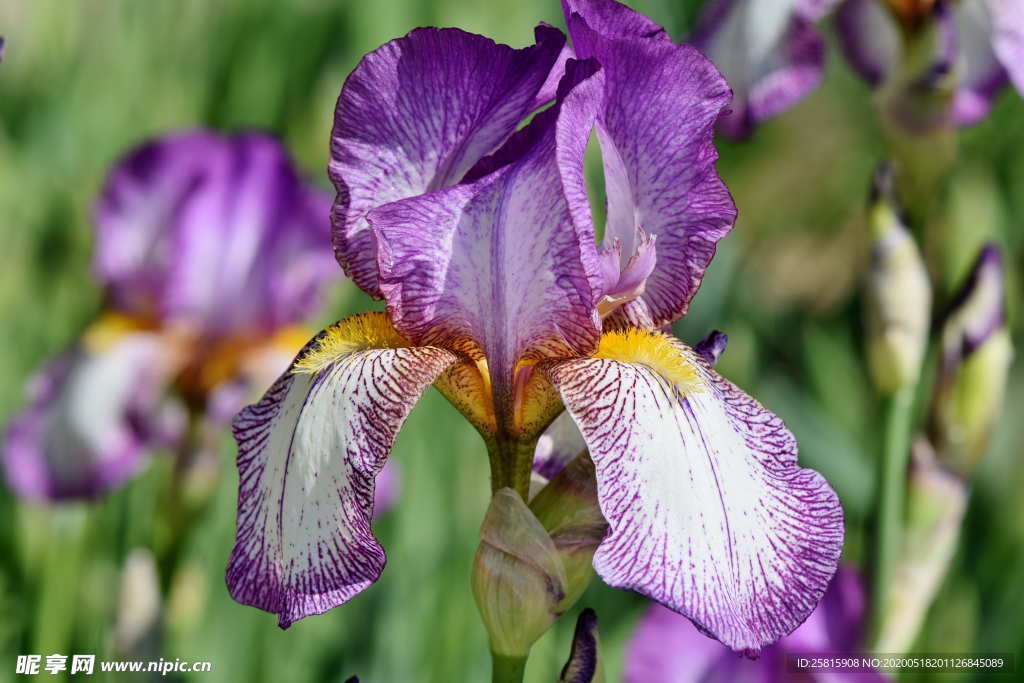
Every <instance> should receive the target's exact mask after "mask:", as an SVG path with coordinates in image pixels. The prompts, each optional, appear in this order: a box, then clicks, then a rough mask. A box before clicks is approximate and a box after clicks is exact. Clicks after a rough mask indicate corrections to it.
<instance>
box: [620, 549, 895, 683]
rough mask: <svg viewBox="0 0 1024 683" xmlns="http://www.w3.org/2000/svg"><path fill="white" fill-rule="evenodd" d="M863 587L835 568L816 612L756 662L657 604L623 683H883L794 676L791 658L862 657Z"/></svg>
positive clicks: (642, 626) (639, 634)
mask: <svg viewBox="0 0 1024 683" xmlns="http://www.w3.org/2000/svg"><path fill="white" fill-rule="evenodd" d="M864 597H865V596H864V588H863V586H862V584H861V581H860V577H859V576H858V575H857V573H856V571H854V570H853V569H848V568H840V570H839V571H838V572H837V573H836V575H835V578H834V579H833V580H832V583H831V584H830V585H829V588H828V591H827V592H826V593H825V597H824V598H823V599H822V601H821V603H820V604H819V605H818V608H817V609H816V610H815V611H814V612H813V613H812V614H811V616H810V617H808V619H807V621H805V622H804V623H803V624H802V625H801V626H800V628H798V629H797V630H796V631H794V632H793V633H791V634H789V635H788V636H786V637H785V638H782V639H781V640H779V641H778V642H777V643H775V644H774V645H771V646H769V647H766V648H765V649H764V650H762V652H761V656H760V658H758V659H757V660H756V661H751V660H749V659H744V658H741V657H737V656H736V655H735V654H734V653H733V652H730V651H729V650H728V649H727V648H724V647H722V646H721V645H719V644H718V643H715V642H714V641H712V640H708V639H707V638H706V637H704V636H703V635H702V634H701V633H700V632H699V631H698V630H697V629H696V628H694V627H693V625H692V624H690V623H689V622H687V621H686V619H683V618H682V617H680V616H679V615H678V614H675V613H673V612H671V611H669V610H667V609H665V608H664V607H662V606H661V605H657V604H655V605H651V607H650V608H649V609H648V610H647V613H646V614H645V615H644V616H643V617H642V618H641V620H640V623H639V624H638V625H637V628H636V631H635V632H634V633H633V637H632V639H631V640H630V643H629V645H628V647H627V650H626V656H625V660H626V662H625V671H624V674H623V680H625V681H626V683H695V682H696V681H700V682H701V683H771V682H772V681H789V680H795V679H799V680H809V681H823V682H825V681H835V682H836V683H838V682H839V681H864V682H870V681H885V680H888V679H887V678H886V677H885V676H883V675H882V674H879V673H877V672H874V671H860V672H857V673H848V674H841V673H815V674H804V673H801V674H797V673H794V672H793V671H792V670H791V669H790V668H789V667H790V665H791V662H790V661H788V660H787V658H790V657H796V656H815V655H824V654H828V655H831V656H844V655H846V656H851V657H852V656H854V655H860V654H863V651H862V650H861V649H860V647H861V637H862V635H863V626H864V621H865V609H864V607H865V600H864Z"/></svg>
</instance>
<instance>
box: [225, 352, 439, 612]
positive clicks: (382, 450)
mask: <svg viewBox="0 0 1024 683" xmlns="http://www.w3.org/2000/svg"><path fill="white" fill-rule="evenodd" d="M454 360H455V357H454V355H452V354H451V353H449V352H447V351H443V350H441V349H437V348H431V347H425V348H399V349H374V350H367V351H358V352H355V353H353V354H351V355H348V356H345V357H342V358H341V359H340V360H338V361H336V362H335V363H333V364H331V365H330V366H328V367H327V368H325V369H324V370H322V371H321V372H320V373H318V374H304V373H303V374H293V373H290V372H289V373H286V374H285V375H283V376H282V377H281V379H279V380H278V381H277V383H276V384H274V386H273V387H271V388H270V390H269V391H268V392H267V393H266V395H265V396H264V397H263V399H262V400H261V401H260V402H259V403H257V404H255V405H252V406H249V407H248V408H246V409H245V410H244V411H242V413H240V414H239V416H238V417H237V418H236V419H235V423H234V433H235V439H236V440H237V441H238V444H239V453H238V469H239V475H240V487H239V496H238V528H237V536H236V541H235V547H234V550H233V551H232V553H231V559H230V561H229V563H228V569H227V582H228V588H229V590H230V591H231V595H232V597H234V598H235V600H237V601H239V602H241V603H243V604H247V605H253V606H255V607H259V608H261V609H264V610H267V611H269V612H274V613H276V614H277V615H278V622H279V624H280V625H281V626H282V627H287V626H289V625H290V624H291V623H292V622H293V621H295V620H297V619H301V618H303V617H305V616H309V615H311V614H320V613H322V612H325V611H327V610H328V609H330V608H332V607H335V606H337V605H340V604H342V603H344V602H347V601H348V600H350V599H351V598H352V597H354V596H355V595H356V594H358V593H360V592H361V591H363V590H365V589H366V588H367V587H369V586H370V585H371V584H373V582H374V581H376V580H377V577H378V576H380V572H381V570H382V569H383V568H384V562H385V557H384V551H383V549H382V548H381V546H380V544H379V543H378V542H377V540H376V539H375V538H374V537H373V534H372V533H371V531H370V521H371V519H372V515H373V505H374V478H375V477H376V476H377V474H378V473H379V472H380V471H381V469H382V468H383V467H384V464H385V460H386V458H387V455H388V452H389V451H390V449H391V445H392V443H393V442H394V439H395V436H396V434H397V433H398V430H399V428H400V427H401V425H402V423H403V422H404V421H405V418H406V416H407V415H408V414H409V411H410V410H411V409H412V407H413V405H414V404H415V403H416V401H418V400H419V397H420V396H421V395H422V393H423V391H424V390H425V389H426V388H427V386H429V385H430V384H431V383H432V382H433V381H434V379H436V377H437V375H438V374H440V373H441V372H442V371H443V370H444V369H445V368H446V367H448V366H449V365H450V364H451V363H452V362H454Z"/></svg>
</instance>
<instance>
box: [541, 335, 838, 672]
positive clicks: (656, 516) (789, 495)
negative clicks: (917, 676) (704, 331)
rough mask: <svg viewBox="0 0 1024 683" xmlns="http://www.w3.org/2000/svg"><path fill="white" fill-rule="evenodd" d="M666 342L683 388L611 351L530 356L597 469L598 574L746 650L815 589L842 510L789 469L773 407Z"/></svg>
mask: <svg viewBox="0 0 1024 683" xmlns="http://www.w3.org/2000/svg"><path fill="white" fill-rule="evenodd" d="M678 348H679V353H680V354H683V355H684V357H685V360H686V361H687V362H688V363H691V364H692V367H693V368H694V370H695V373H696V374H695V375H694V380H693V382H691V383H690V384H689V385H688V386H680V385H678V384H675V383H673V382H672V381H670V380H668V379H666V378H665V377H663V376H661V375H660V374H658V372H655V371H654V370H653V369H652V368H651V367H649V366H648V365H644V364H640V363H625V362H620V361H616V360H610V359H601V358H593V359H581V360H568V361H552V362H550V363H545V364H543V366H542V367H543V368H544V371H545V372H546V374H547V375H548V377H549V378H550V379H551V381H552V382H553V383H554V384H555V386H556V387H557V388H558V389H559V391H560V393H561V395H562V399H563V401H564V402H565V404H566V407H567V409H568V411H569V412H570V413H571V414H572V416H573V418H574V419H575V420H576V422H577V424H579V426H580V429H581V431H582V433H583V437H584V439H585V440H586V442H587V444H588V446H589V449H590V454H591V458H592V459H593V461H594V465H595V467H596V471H597V482H598V496H599V500H600V504H601V510H602V512H603V513H604V516H605V518H606V519H607V520H608V523H609V525H610V530H609V533H608V536H607V537H606V538H605V540H604V541H603V542H602V544H601V546H600V547H599V548H598V550H597V553H596V554H595V556H594V568H595V569H596V570H597V572H598V574H599V575H600V576H601V577H602V578H603V579H604V580H605V581H606V582H608V583H609V584H610V585H612V586H616V587H621V588H630V589H634V590H637V591H639V592H641V593H643V594H645V595H647V596H649V597H651V598H653V599H655V600H658V601H659V602H661V603H663V604H665V605H667V606H669V607H671V608H672V609H674V610H677V611H679V612H681V613H683V614H685V615H686V616H688V617H689V618H690V619H691V620H693V621H694V623H696V624H698V625H699V626H700V627H701V628H702V629H704V630H706V631H707V632H708V633H710V634H712V635H713V636H714V637H716V638H718V639H719V640H721V641H722V642H723V643H725V644H727V645H729V646H730V647H732V648H733V649H735V650H740V651H749V652H756V651H758V650H759V649H760V648H761V647H762V646H764V645H766V644H768V643H771V642H773V641H775V640H777V639H778V638H780V637H781V636H783V635H785V634H787V633H789V632H791V631H792V630H793V629H794V628H796V627H797V626H798V625H799V624H800V623H801V622H802V621H803V620H804V619H805V618H806V617H807V615H809V614H810V613H811V611H812V610H813V609H814V606H815V605H816V604H817V603H818V600H820V599H821V596H822V595H823V594H824V592H825V588H826V586H827V585H828V582H829V579H830V578H831V577H832V574H833V572H834V571H835V569H836V565H837V563H838V560H839V551H840V549H841V547H842V539H843V515H842V509H841V507H840V505H839V501H838V500H837V498H836V496H835V493H833V491H832V489H831V488H829V486H828V484H827V483H826V482H825V480H824V478H822V477H821V476H820V475H819V474H818V473H816V472H813V471H811V470H804V469H800V468H799V467H797V465H796V442H795V441H794V439H793V436H792V435H791V434H790V433H789V431H788V430H787V429H786V427H785V425H783V424H782V421H781V420H780V419H779V418H778V417H776V416H775V415H773V414H771V413H770V412H768V411H767V410H765V409H764V408H763V407H761V405H760V404H758V403H757V402H756V401H755V400H754V399H752V398H750V397H749V396H747V395H746V394H744V393H743V392H741V391H740V390H739V389H738V388H736V387H735V386H734V385H733V384H731V383H730V382H728V381H727V380H725V379H723V378H721V377H720V376H719V375H717V374H716V373H715V372H714V371H713V370H711V368H710V367H709V366H708V365H707V363H706V362H705V361H703V359H701V358H699V357H697V355H696V354H695V353H693V352H692V351H690V350H689V349H687V348H686V347H684V346H682V345H681V344H679V345H678Z"/></svg>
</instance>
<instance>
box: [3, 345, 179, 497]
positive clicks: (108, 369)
mask: <svg viewBox="0 0 1024 683" xmlns="http://www.w3.org/2000/svg"><path fill="white" fill-rule="evenodd" d="M172 365H173V363H172V361H171V360H170V358H169V357H168V355H167V352H166V349H165V347H164V346H163V344H162V342H161V340H160V339H159V338H158V337H157V336H156V335H154V334H151V333H133V334H129V335H127V336H125V337H123V338H121V339H119V340H118V341H116V342H115V343H114V344H112V345H111V346H110V347H109V348H103V349H89V348H87V345H85V344H82V345H79V346H77V347H76V348H75V349H73V350H72V351H69V352H68V353H65V354H63V355H61V356H59V357H58V358H56V359H54V360H53V361H51V362H50V363H49V364H48V365H47V366H46V367H45V368H43V370H42V371H40V373H39V374H37V375H36V376H35V377H34V378H33V379H32V381H31V383H30V385H29V406H28V408H26V409H25V411H24V412H22V413H20V414H19V415H17V416H15V417H14V419H13V420H12V421H11V423H10V425H9V427H8V430H7V436H6V441H5V443H4V466H5V469H6V474H7V482H8V485H9V486H10V487H11V489H12V490H14V492H15V493H17V494H18V495H20V496H24V497H26V498H32V499H37V500H64V499H74V498H95V497H97V496H99V495H101V494H103V493H105V492H107V491H109V490H110V489H112V488H115V487H117V486H118V485H120V484H122V483H123V482H124V481H126V480H127V479H129V478H130V477H131V476H132V475H134V474H135V472H136V471H137V470H138V469H139V467H140V466H141V465H142V463H143V461H144V458H145V456H146V455H147V453H148V452H149V449H150V448H151V447H153V446H160V445H162V446H166V445H172V444H173V443H175V442H177V441H178V440H180V438H181V437H182V436H183V435H184V431H185V424H184V419H183V414H182V412H181V411H180V410H175V409H174V406H173V405H168V404H166V403H165V402H164V397H163V390H164V389H165V388H166V383H167V382H168V381H169V377H170V373H171V369H172Z"/></svg>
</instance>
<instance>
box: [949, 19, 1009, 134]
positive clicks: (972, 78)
mask: <svg viewBox="0 0 1024 683" xmlns="http://www.w3.org/2000/svg"><path fill="white" fill-rule="evenodd" d="M993 7H994V5H993V4H990V3H988V2H987V0H979V1H975V2H963V3H960V4H958V5H957V6H956V7H955V9H954V10H953V17H954V21H955V27H956V38H957V60H956V68H957V70H958V73H957V90H956V94H955V96H954V98H953V120H954V122H955V123H956V124H957V125H958V126H969V125H972V124H975V123H978V122H979V121H981V120H982V119H984V118H985V117H986V116H988V113H989V112H990V111H991V110H992V103H993V101H994V100H995V97H996V95H997V94H998V93H999V91H1000V90H1001V89H1002V88H1003V86H1005V85H1006V82H1007V71H1006V69H1005V68H1004V66H1003V63H1002V62H1001V61H1000V59H999V58H998V57H997V55H996V52H995V49H994V47H993V42H992V41H993V37H994V36H993V32H994V26H993V21H994V18H995V17H994V15H993V13H992V9H993Z"/></svg>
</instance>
